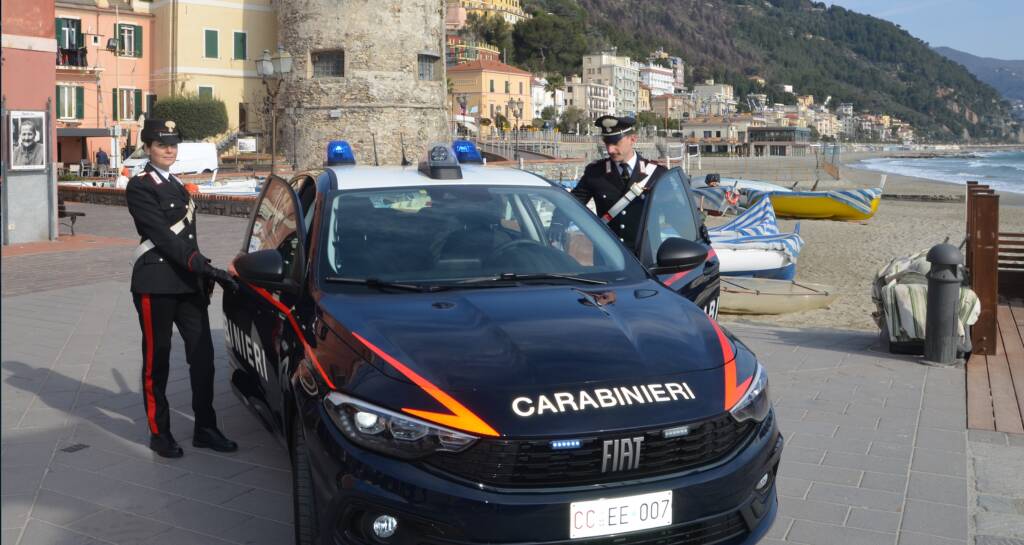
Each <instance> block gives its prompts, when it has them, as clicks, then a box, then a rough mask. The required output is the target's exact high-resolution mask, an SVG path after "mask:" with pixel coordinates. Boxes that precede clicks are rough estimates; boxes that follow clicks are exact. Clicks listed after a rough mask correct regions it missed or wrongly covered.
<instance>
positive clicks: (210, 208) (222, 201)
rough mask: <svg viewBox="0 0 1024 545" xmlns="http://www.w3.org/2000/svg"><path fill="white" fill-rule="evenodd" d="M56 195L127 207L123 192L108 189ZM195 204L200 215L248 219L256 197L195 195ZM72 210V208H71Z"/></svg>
mask: <svg viewBox="0 0 1024 545" xmlns="http://www.w3.org/2000/svg"><path fill="white" fill-rule="evenodd" d="M57 191H58V193H59V195H60V198H61V199H64V201H66V202H87V203H91V204H105V205H109V206H128V203H127V202H126V201H125V196H124V190H123V189H115V188H110V187H79V186H59V188H58V190H57ZM192 200H193V201H195V203H196V211H197V212H199V213H200V214H213V215H217V216H233V217H239V218H247V217H249V214H250V212H252V207H253V205H254V204H255V203H256V197H242V196H238V195H207V194H204V193H197V194H194V195H192ZM71 210H74V207H72V208H71Z"/></svg>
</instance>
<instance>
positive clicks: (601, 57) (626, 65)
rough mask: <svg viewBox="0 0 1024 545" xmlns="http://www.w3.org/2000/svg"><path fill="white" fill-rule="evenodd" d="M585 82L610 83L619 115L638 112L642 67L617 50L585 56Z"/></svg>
mask: <svg viewBox="0 0 1024 545" xmlns="http://www.w3.org/2000/svg"><path fill="white" fill-rule="evenodd" d="M582 77H583V82H584V83H597V84H599V85H610V86H611V87H612V88H613V89H614V94H615V111H616V112H617V113H618V114H619V115H631V116H635V115H636V114H637V112H638V111H639V110H638V107H637V98H638V96H637V94H638V93H639V90H640V69H639V68H637V67H636V65H634V63H633V62H632V61H631V60H630V58H629V57H624V56H619V55H616V51H615V50H614V49H613V50H611V51H602V52H601V53H596V54H592V55H584V56H583V73H582Z"/></svg>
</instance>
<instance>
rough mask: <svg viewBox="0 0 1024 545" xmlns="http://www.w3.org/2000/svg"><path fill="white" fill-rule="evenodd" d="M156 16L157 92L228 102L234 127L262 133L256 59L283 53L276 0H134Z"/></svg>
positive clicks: (154, 60)
mask: <svg viewBox="0 0 1024 545" xmlns="http://www.w3.org/2000/svg"><path fill="white" fill-rule="evenodd" d="M133 3H134V5H135V7H136V10H137V11H146V12H148V13H149V14H151V15H152V17H153V30H152V35H153V40H154V43H155V44H159V47H158V48H157V50H156V51H153V54H152V55H151V59H152V60H151V64H152V79H151V85H152V89H153V93H155V94H156V96H157V98H158V99H159V98H160V97H164V96H175V95H198V96H210V97H215V98H218V99H220V100H222V101H224V104H225V106H226V107H227V114H228V130H229V131H233V130H240V131H242V132H246V131H259V130H262V129H263V127H262V124H259V123H257V122H256V120H257V119H262V117H263V116H262V113H261V110H262V108H263V97H264V96H265V94H266V93H265V92H264V89H263V84H262V82H261V80H260V77H259V76H258V75H257V74H256V63H255V60H256V59H258V58H260V57H261V56H262V55H263V50H264V49H268V50H270V51H271V54H272V55H276V54H277V53H276V51H277V45H278V41H277V13H276V10H275V8H274V6H273V4H272V3H271V1H270V0H155V1H153V2H140V1H138V0H136V1H135V2H133Z"/></svg>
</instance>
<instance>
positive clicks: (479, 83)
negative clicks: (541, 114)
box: [448, 60, 533, 125]
mask: <svg viewBox="0 0 1024 545" xmlns="http://www.w3.org/2000/svg"><path fill="white" fill-rule="evenodd" d="M448 77H449V79H451V81H452V86H453V91H454V92H453V94H454V95H455V96H460V95H462V96H464V97H465V99H466V111H467V112H474V111H475V112H476V114H475V115H479V116H480V117H483V118H487V119H491V120H494V119H495V116H496V115H497V114H501V115H503V116H505V118H506V119H508V121H509V123H510V124H515V123H516V122H517V120H516V119H515V116H513V115H511V114H510V113H509V111H508V101H509V100H510V99H511V100H517V101H518V100H521V101H522V102H523V113H522V117H520V118H519V120H518V122H519V123H520V124H521V125H529V124H530V123H531V122H532V121H533V106H532V96H531V95H532V93H531V87H530V86H531V83H532V80H533V75H532V74H530V73H529V72H527V71H525V70H520V69H519V68H516V67H514V66H509V65H507V64H505V63H501V62H498V61H480V60H477V61H472V62H467V63H464V64H460V65H457V66H453V67H451V68H449V69H448Z"/></svg>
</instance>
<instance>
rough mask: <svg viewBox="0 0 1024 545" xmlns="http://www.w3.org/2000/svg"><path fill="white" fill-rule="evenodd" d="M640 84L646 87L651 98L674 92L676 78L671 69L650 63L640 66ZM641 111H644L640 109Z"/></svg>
mask: <svg viewBox="0 0 1024 545" xmlns="http://www.w3.org/2000/svg"><path fill="white" fill-rule="evenodd" d="M640 83H641V84H642V85H645V86H647V88H648V89H649V90H650V93H651V97H652V98H653V97H656V96H660V95H670V94H672V93H674V92H675V90H676V78H675V75H674V74H673V72H672V69H671V68H665V67H663V66H660V65H657V64H654V63H651V64H644V65H641V66H640ZM641 111H644V110H643V109H642V108H641Z"/></svg>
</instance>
